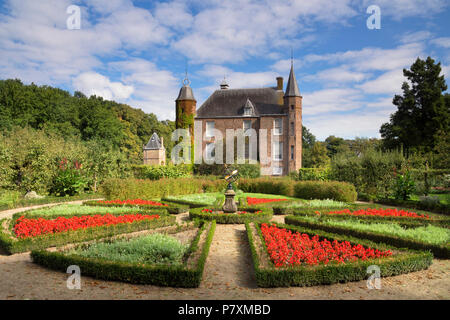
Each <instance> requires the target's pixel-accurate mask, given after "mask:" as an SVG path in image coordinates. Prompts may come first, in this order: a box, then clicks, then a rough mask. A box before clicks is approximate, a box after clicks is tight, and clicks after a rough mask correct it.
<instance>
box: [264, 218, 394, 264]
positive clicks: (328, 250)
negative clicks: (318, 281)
mask: <svg viewBox="0 0 450 320" xmlns="http://www.w3.org/2000/svg"><path fill="white" fill-rule="evenodd" d="M261 231H262V234H263V237H264V241H265V242H266V246H267V251H268V253H269V256H270V259H271V260H272V262H273V263H274V264H275V266H276V267H283V266H294V265H304V264H306V265H318V264H328V263H330V262H335V263H346V262H352V261H357V260H367V259H374V258H381V257H388V256H390V255H392V252H391V251H390V250H387V251H380V250H377V249H372V248H364V247H363V246H362V245H360V244H357V245H352V244H350V243H349V242H348V241H341V242H339V241H337V240H334V241H333V242H330V241H328V240H327V239H323V240H320V239H319V236H318V235H315V236H313V237H310V236H309V235H308V234H302V233H299V232H292V231H290V230H287V229H283V228H278V227H277V226H275V225H268V224H266V223H263V224H261Z"/></svg>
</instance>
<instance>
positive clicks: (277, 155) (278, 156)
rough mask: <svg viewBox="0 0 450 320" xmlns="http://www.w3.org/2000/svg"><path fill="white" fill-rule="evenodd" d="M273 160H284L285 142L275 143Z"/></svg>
mask: <svg viewBox="0 0 450 320" xmlns="http://www.w3.org/2000/svg"><path fill="white" fill-rule="evenodd" d="M273 160H283V142H274V144H273Z"/></svg>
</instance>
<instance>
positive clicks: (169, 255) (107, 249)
mask: <svg viewBox="0 0 450 320" xmlns="http://www.w3.org/2000/svg"><path fill="white" fill-rule="evenodd" d="M187 249H188V246H187V245H184V244H182V243H181V242H180V241H178V240H177V239H175V238H173V237H170V236H168V235H164V234H159V233H155V234H151V235H148V236H145V237H140V238H136V239H131V240H119V241H115V242H109V243H108V242H100V243H96V244H93V245H90V246H88V247H83V246H82V247H80V248H78V249H73V250H72V251H69V252H68V253H69V254H76V255H79V256H82V257H85V258H95V259H102V260H108V261H115V262H129V263H143V264H170V265H180V264H182V262H183V256H184V254H185V253H186V251H187Z"/></svg>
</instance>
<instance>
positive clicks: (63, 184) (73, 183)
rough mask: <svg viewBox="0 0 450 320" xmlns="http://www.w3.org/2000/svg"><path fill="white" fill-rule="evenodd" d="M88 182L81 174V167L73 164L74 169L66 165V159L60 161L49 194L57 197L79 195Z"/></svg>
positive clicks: (76, 163)
mask: <svg viewBox="0 0 450 320" xmlns="http://www.w3.org/2000/svg"><path fill="white" fill-rule="evenodd" d="M87 185H88V182H87V180H86V179H85V178H84V177H83V175H82V173H81V165H80V164H79V163H78V161H76V162H75V165H74V168H71V167H69V166H68V164H67V159H63V160H61V163H60V166H59V169H58V173H57V175H56V176H55V177H54V178H53V183H52V186H51V189H50V193H51V194H54V195H56V196H59V197H65V196H74V195H77V194H80V193H82V192H83V191H84V189H85V188H86V187H87Z"/></svg>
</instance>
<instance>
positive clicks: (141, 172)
mask: <svg viewBox="0 0 450 320" xmlns="http://www.w3.org/2000/svg"><path fill="white" fill-rule="evenodd" d="M131 170H132V171H133V175H134V177H135V178H136V179H150V180H159V179H162V178H186V177H190V176H192V165H187V164H178V165H173V164H168V165H164V166H151V165H132V166H131Z"/></svg>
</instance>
